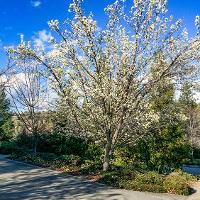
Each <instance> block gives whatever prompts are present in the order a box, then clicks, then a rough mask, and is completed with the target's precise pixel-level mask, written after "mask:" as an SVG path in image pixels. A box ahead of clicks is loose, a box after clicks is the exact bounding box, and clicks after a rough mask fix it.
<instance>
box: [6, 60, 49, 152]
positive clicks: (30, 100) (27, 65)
mask: <svg viewBox="0 0 200 200" xmlns="http://www.w3.org/2000/svg"><path fill="white" fill-rule="evenodd" d="M13 65H14V66H15V73H12V74H11V77H10V81H9V87H7V92H8V94H9V96H10V99H11V104H12V107H13V110H14V112H15V114H16V115H17V116H18V118H19V119H20V121H21V122H22V124H23V126H24V128H25V129H24V130H25V132H26V133H27V134H32V136H33V151H34V153H35V154H36V152H37V144H38V134H39V133H40V131H41V130H42V128H43V121H42V114H41V112H42V110H43V109H45V107H44V105H45V96H44V95H43V94H44V91H45V90H44V88H43V85H45V82H44V80H43V79H42V78H41V74H40V73H39V71H38V66H37V63H35V62H28V57H23V58H21V57H20V58H19V59H18V60H17V62H15V63H13Z"/></svg>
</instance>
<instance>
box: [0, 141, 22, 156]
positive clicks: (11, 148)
mask: <svg viewBox="0 0 200 200" xmlns="http://www.w3.org/2000/svg"><path fill="white" fill-rule="evenodd" d="M22 152H23V151H22V149H20V148H19V147H18V146H17V144H16V143H15V141H3V142H0V153H1V154H12V153H19V154H21V153H22Z"/></svg>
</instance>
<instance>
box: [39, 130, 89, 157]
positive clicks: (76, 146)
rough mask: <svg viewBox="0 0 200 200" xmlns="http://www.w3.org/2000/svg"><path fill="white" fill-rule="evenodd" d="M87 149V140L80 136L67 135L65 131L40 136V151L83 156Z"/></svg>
mask: <svg viewBox="0 0 200 200" xmlns="http://www.w3.org/2000/svg"><path fill="white" fill-rule="evenodd" d="M86 150H87V142H86V141H85V140H84V139H82V138H79V137H74V136H70V137H69V136H67V135H65V134H63V133H46V134H41V135H40V136H39V141H38V151H40V152H49V153H55V154H57V155H62V154H68V155H70V154H74V155H78V156H83V155H84V154H85V151H86Z"/></svg>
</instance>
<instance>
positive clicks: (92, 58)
mask: <svg viewBox="0 0 200 200" xmlns="http://www.w3.org/2000/svg"><path fill="white" fill-rule="evenodd" d="M83 6H84V2H83V1H82V0H74V1H73V3H72V4H71V5H70V9H69V11H70V12H71V13H72V16H73V18H72V19H71V20H66V21H65V22H64V23H60V22H59V21H58V20H52V21H50V22H49V26H50V28H51V29H52V30H53V31H54V32H55V33H56V34H57V36H55V38H52V40H51V43H52V49H51V50H50V51H43V52H42V51H38V48H35V49H34V48H31V47H29V46H26V45H25V44H24V43H22V44H20V45H19V46H18V47H17V48H16V49H15V50H12V51H10V52H11V54H12V52H15V53H16V52H18V54H19V55H23V54H26V55H28V56H29V58H31V59H34V60H36V61H37V62H38V63H39V64H40V65H41V69H42V68H43V69H46V73H45V75H46V76H48V77H49V79H50V80H51V81H52V86H53V87H54V88H55V89H56V91H57V92H58V94H59V95H60V96H61V98H62V99H63V102H65V104H64V105H65V108H66V110H68V113H70V114H68V117H70V116H71V117H72V118H73V119H74V122H75V123H76V125H77V127H79V130H80V133H81V134H84V135H90V136H91V135H93V136H96V137H97V138H98V140H101V141H102V142H103V143H104V144H105V155H104V160H103V170H104V171H106V170H108V169H109V165H110V162H109V161H110V156H111V155H112V154H113V151H114V148H115V145H116V143H117V141H118V140H119V139H124V138H125V137H127V135H130V134H133V135H134V134H135V133H136V132H137V131H135V130H136V129H138V126H140V127H143V126H145V127H146V124H145V123H139V122H140V121H143V120H141V119H142V117H143V118H144V120H145V119H146V120H147V119H148V118H149V117H150V116H149V115H148V114H147V115H143V111H145V110H146V109H148V95H149V94H150V93H151V92H152V91H153V90H155V89H156V88H157V87H158V85H159V83H160V82H161V81H163V80H164V79H165V78H168V79H171V80H173V81H174V82H180V81H181V80H182V79H184V78H188V77H192V78H195V75H196V73H197V71H196V70H197V68H198V66H199V61H200V59H199V58H200V37H199V30H200V26H199V17H197V18H196V20H195V23H196V27H197V30H198V31H197V32H198V33H197V36H195V37H194V38H190V39H189V38H188V33H187V30H186V29H184V28H183V26H182V21H181V20H178V21H174V20H173V17H168V16H169V14H168V13H167V1H166V0H135V1H134V3H133V5H132V6H131V7H130V8H129V7H128V6H127V7H126V2H125V1H124V0H123V1H118V0H117V1H115V2H114V3H113V4H112V5H109V6H107V8H106V9H105V13H106V14H107V16H108V22H107V26H106V27H105V28H102V27H101V28H100V27H98V25H97V21H95V20H94V18H93V15H92V14H91V13H90V14H89V15H86V14H85V13H84V11H83ZM59 38H60V39H59ZM158 53H159V54H160V55H162V56H159V57H157V56H156V55H157V54H158ZM154 67H156V68H157V69H159V70H157V71H155V70H152V68H154ZM152 71H154V75H152ZM137 120H138V121H139V122H138V123H137ZM132 124H135V126H133V125H132Z"/></svg>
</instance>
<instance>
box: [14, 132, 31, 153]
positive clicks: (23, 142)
mask: <svg viewBox="0 0 200 200" xmlns="http://www.w3.org/2000/svg"><path fill="white" fill-rule="evenodd" d="M16 143H17V145H18V146H21V147H25V148H30V149H31V148H32V147H33V136H32V135H31V134H27V133H25V132H22V133H20V134H18V135H17V137H16Z"/></svg>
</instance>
